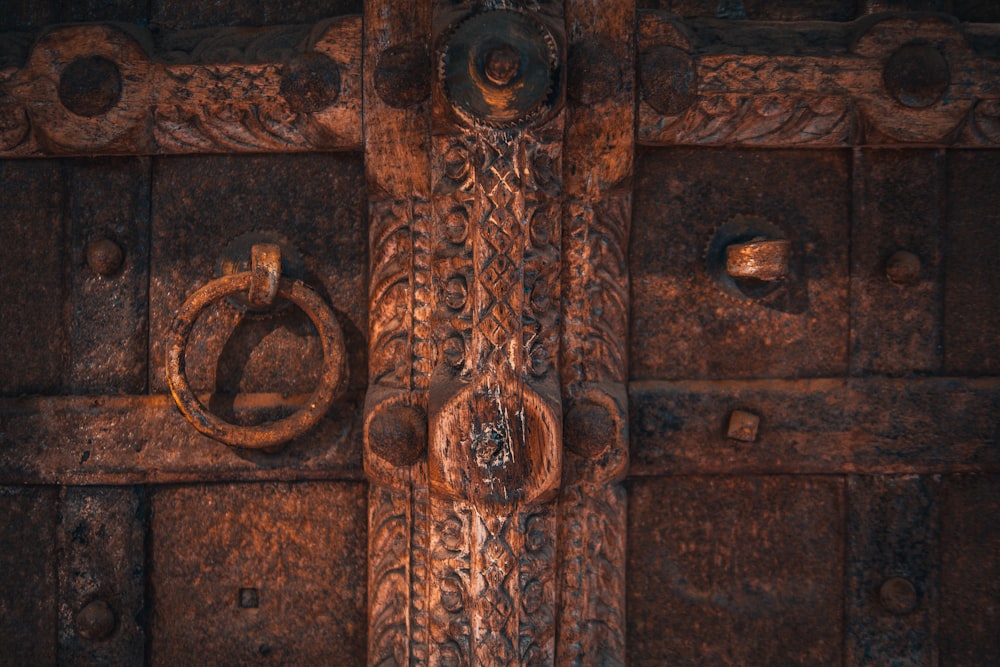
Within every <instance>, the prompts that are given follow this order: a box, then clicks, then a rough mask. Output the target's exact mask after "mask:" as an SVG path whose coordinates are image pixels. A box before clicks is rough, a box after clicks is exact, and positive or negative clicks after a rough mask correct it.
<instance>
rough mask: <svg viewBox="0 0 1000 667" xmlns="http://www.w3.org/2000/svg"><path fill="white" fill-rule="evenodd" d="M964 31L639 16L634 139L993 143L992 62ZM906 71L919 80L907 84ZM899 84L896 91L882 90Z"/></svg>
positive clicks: (928, 22) (907, 20) (921, 22)
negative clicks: (638, 89)
mask: <svg viewBox="0 0 1000 667" xmlns="http://www.w3.org/2000/svg"><path fill="white" fill-rule="evenodd" d="M963 30H964V28H962V27H961V26H959V25H958V24H957V23H955V22H954V21H953V20H951V19H950V17H947V16H945V15H933V14H922V15H917V14H913V15H906V14H903V15H898V16H886V15H879V16H873V17H865V18H862V19H858V20H856V21H853V22H851V23H842V24H835V23H826V24H822V23H816V24H812V23H811V24H808V25H807V24H788V25H787V27H786V26H779V25H776V24H767V23H761V24H754V23H741V24H739V23H727V22H723V21H712V20H709V19H705V20H695V19H692V20H690V21H687V22H683V21H681V20H679V19H677V18H676V17H673V16H671V15H668V14H666V13H659V12H642V14H641V16H640V20H639V37H638V40H639V45H638V50H639V53H640V64H639V70H640V79H643V78H645V84H644V85H643V86H642V90H641V98H642V101H641V102H640V104H639V112H638V123H637V127H638V140H639V142H640V143H643V144H647V145H677V144H690V145H733V144H742V145H759V146H793V145H807V146H850V145H859V144H899V143H916V144H935V145H948V144H957V145H991V144H995V143H996V136H995V134H994V125H995V116H996V98H997V91H996V88H995V87H994V86H992V85H991V83H990V82H991V81H995V80H996V76H997V67H998V61H997V59H996V54H995V53H993V52H992V51H991V50H990V49H988V48H987V49H983V50H982V51H977V50H976V49H974V48H973V47H972V46H971V45H970V44H971V40H970V39H969V38H970V37H971V35H967V34H966V33H964V32H963ZM976 30H977V32H978V28H977V29H976ZM983 30H985V31H986V32H989V33H991V34H992V33H993V32H995V30H996V28H995V26H989V27H985V28H983ZM915 43H919V44H921V45H924V46H926V47H927V48H926V49H923V48H922V47H921V48H913V47H912V45H913V44H915ZM975 43H976V44H984V43H985V42H984V41H978V40H977V41H976V42H975ZM903 70H907V73H906V74H904V73H903ZM914 73H917V76H918V77H919V79H920V80H919V81H918V80H916V79H910V78H909V77H910V76H912V75H913V74H914ZM643 75H645V77H643ZM900 76H901V77H902V78H903V79H905V80H904V81H902V82H898V83H899V86H902V88H901V89H900V87H899V86H894V85H893V81H894V80H895V79H894V77H900ZM932 84H933V85H932ZM935 86H940V88H939V89H936V88H934V87H935ZM931 88H933V89H931ZM973 109H974V110H975V111H974V112H972V113H971V116H970V111H972V110H973Z"/></svg>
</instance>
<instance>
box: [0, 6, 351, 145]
mask: <svg viewBox="0 0 1000 667" xmlns="http://www.w3.org/2000/svg"><path fill="white" fill-rule="evenodd" d="M28 44H30V42H28V41H26V40H23V39H22V38H21V37H20V36H19V35H16V34H15V35H11V36H5V44H4V46H5V47H6V48H5V51H6V53H5V56H6V57H5V58H4V59H3V60H2V61H0V119H2V121H0V155H6V156H11V157H31V156H36V155H75V154H87V155H92V154H95V153H101V154H119V155H144V154H169V153H233V152H288V151H304V150H311V151H316V150H344V149H353V150H357V149H358V148H359V147H360V145H361V20H360V17H347V18H335V19H330V20H327V21H323V22H320V23H317V24H315V25H311V26H286V27H279V28H260V29H250V28H246V29H232V28H230V29H221V30H199V31H190V32H182V33H175V34H170V35H167V36H165V37H163V38H161V39H159V40H158V41H157V42H156V44H155V46H154V42H153V37H152V35H151V34H150V33H149V32H147V31H145V30H144V29H143V28H141V27H139V26H134V25H126V24H84V25H71V26H54V27H51V28H49V29H46V30H44V31H43V32H42V33H41V34H40V35H39V37H38V39H37V40H36V41H35V42H34V43H33V44H31V46H30V48H27V47H28Z"/></svg>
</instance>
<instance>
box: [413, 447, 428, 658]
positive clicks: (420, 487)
mask: <svg viewBox="0 0 1000 667" xmlns="http://www.w3.org/2000/svg"><path fill="white" fill-rule="evenodd" d="M410 498H411V505H410V662H409V664H410V666H411V667H421V666H423V665H427V664H429V663H428V660H429V659H430V656H429V643H430V636H429V618H428V615H429V610H430V600H429V597H428V596H429V594H430V591H429V590H428V583H429V581H430V553H429V551H430V535H431V534H430V514H429V512H430V504H429V498H428V495H427V471H426V469H425V467H424V466H420V475H419V477H418V478H417V479H416V481H415V483H414V484H413V486H412V493H411V496H410Z"/></svg>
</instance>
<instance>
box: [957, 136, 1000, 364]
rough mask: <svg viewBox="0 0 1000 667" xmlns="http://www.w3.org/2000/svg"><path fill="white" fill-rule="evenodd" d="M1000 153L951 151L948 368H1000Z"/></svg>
mask: <svg viewBox="0 0 1000 667" xmlns="http://www.w3.org/2000/svg"><path fill="white" fill-rule="evenodd" d="M998 208H1000V154H998V153H995V152H990V151H980V152H973V151H951V152H950V153H949V154H948V233H947V251H946V254H945V259H944V262H945V267H946V268H945V292H944V310H945V315H946V317H945V325H944V372H945V373H954V374H956V375H991V374H993V375H995V374H997V373H1000V336H998V335H997V332H998V331H1000V307H998V296H997V295H998V294H1000V262H998V261H997V258H998V257H1000V233H998V231H997V228H998V223H997V210H998Z"/></svg>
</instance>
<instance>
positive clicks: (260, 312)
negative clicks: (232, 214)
mask: <svg viewBox="0 0 1000 667" xmlns="http://www.w3.org/2000/svg"><path fill="white" fill-rule="evenodd" d="M260 245H275V246H277V247H278V252H279V256H280V259H279V268H280V273H281V275H282V276H283V277H285V278H289V279H291V280H305V277H306V264H305V260H304V259H303V258H302V254H301V253H300V252H299V251H298V249H297V248H296V247H295V246H294V245H292V243H291V241H289V240H288V238H287V237H285V236H284V235H283V234H279V233H278V232H275V231H273V230H269V229H258V230H253V231H250V232H247V233H245V234H241V235H239V236H237V237H236V238H234V239H233V240H232V241H230V242H229V244H228V245H227V246H226V247H225V248H224V249H223V250H222V253H221V254H220V255H219V259H218V260H217V261H216V263H215V277H216V278H221V277H223V276H231V275H235V274H237V273H244V272H247V271H253V257H252V254H253V248H254V246H260ZM251 296H252V295H250V294H233V295H231V296H228V297H226V301H227V302H228V303H229V305H231V306H232V307H233V308H236V309H237V310H239V311H240V312H243V313H246V314H247V315H248V316H250V317H270V316H271V315H275V314H278V313H280V312H282V311H285V310H287V309H288V308H289V307H290V306H291V305H292V304H291V303H290V302H289V301H288V300H287V299H283V298H275V299H273V301H272V302H271V303H269V304H267V305H254V304H253V303H252V299H251V298H250V297H251Z"/></svg>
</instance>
